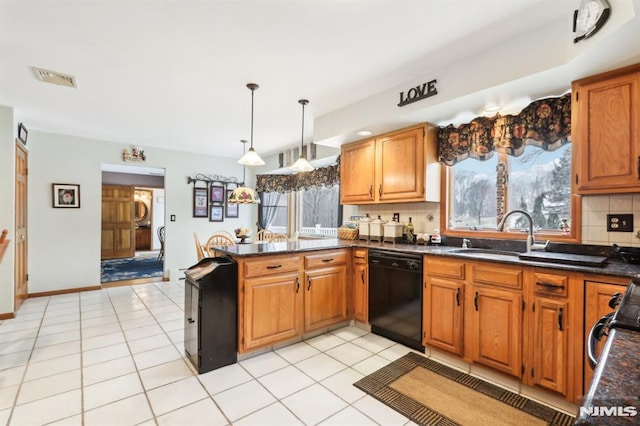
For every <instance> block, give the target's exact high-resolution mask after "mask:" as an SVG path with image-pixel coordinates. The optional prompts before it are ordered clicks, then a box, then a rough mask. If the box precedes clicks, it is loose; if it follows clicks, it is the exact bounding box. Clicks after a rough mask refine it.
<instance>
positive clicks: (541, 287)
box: [533, 271, 569, 296]
mask: <svg viewBox="0 0 640 426" xmlns="http://www.w3.org/2000/svg"><path fill="white" fill-rule="evenodd" d="M533 287H534V289H535V292H536V294H547V295H554V296H567V294H568V288H569V277H568V276H567V275H565V274H554V273H548V272H546V271H545V272H541V271H535V272H534V273H533Z"/></svg>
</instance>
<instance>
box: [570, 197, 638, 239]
mask: <svg viewBox="0 0 640 426" xmlns="http://www.w3.org/2000/svg"><path fill="white" fill-rule="evenodd" d="M626 213H629V214H633V225H634V227H633V232H607V215H608V214H626ZM638 231H640V194H613V195H589V196H583V197H582V243H583V244H598V245H611V244H613V243H615V244H618V245H620V246H634V247H640V239H639V238H638V237H637V236H636V232H638Z"/></svg>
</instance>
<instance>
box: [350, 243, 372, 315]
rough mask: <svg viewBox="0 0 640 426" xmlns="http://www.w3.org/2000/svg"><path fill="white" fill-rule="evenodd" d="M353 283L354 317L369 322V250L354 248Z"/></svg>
mask: <svg viewBox="0 0 640 426" xmlns="http://www.w3.org/2000/svg"><path fill="white" fill-rule="evenodd" d="M352 262H353V263H352V274H351V285H352V294H353V319H355V320H356V321H360V322H362V323H368V322H369V264H368V250H367V249H364V248H354V249H353V261H352Z"/></svg>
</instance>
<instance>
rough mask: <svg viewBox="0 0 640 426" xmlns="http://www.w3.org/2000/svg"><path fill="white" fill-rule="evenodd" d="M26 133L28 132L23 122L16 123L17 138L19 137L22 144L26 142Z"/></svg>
mask: <svg viewBox="0 0 640 426" xmlns="http://www.w3.org/2000/svg"><path fill="white" fill-rule="evenodd" d="M28 135H29V132H27V128H26V127H24V124H22V123H20V124H18V139H20V142H22V145H26V144H27V136H28Z"/></svg>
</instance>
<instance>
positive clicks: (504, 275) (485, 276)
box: [471, 264, 524, 289]
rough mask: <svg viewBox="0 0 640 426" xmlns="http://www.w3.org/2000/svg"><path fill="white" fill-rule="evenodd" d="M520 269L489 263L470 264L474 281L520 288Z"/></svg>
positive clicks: (521, 273) (521, 276)
mask: <svg viewBox="0 0 640 426" xmlns="http://www.w3.org/2000/svg"><path fill="white" fill-rule="evenodd" d="M523 274H524V273H523V271H522V269H515V268H514V269H511V268H505V267H498V266H493V265H490V264H472V265H471V279H472V280H473V282H474V283H480V284H490V285H492V286H499V287H507V288H513V289H522V281H523Z"/></svg>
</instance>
